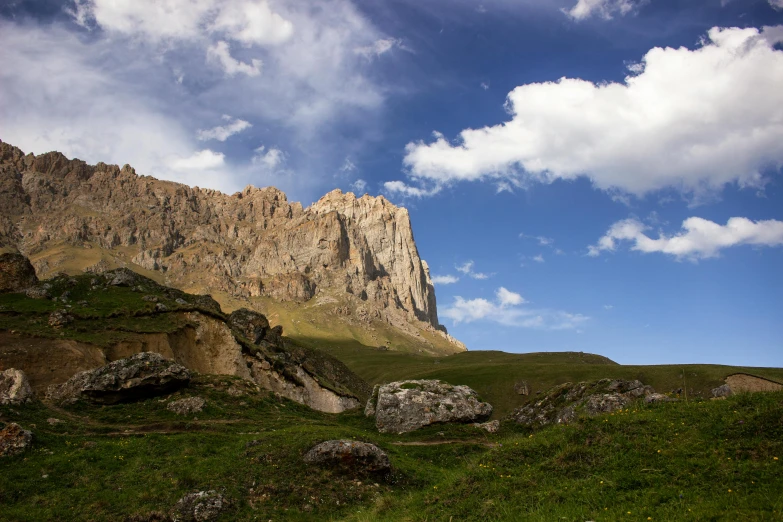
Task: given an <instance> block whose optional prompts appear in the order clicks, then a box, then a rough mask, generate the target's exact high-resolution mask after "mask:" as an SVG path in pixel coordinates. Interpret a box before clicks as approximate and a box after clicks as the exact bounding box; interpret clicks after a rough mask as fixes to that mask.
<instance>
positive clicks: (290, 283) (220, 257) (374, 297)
mask: <svg viewBox="0 0 783 522" xmlns="http://www.w3.org/2000/svg"><path fill="white" fill-rule="evenodd" d="M0 189H2V190H0V247H2V246H9V247H11V248H15V249H18V250H20V251H22V252H33V251H35V252H45V251H47V249H48V248H50V247H51V246H53V245H54V244H65V245H67V246H68V247H73V248H74V249H83V250H82V251H81V252H84V251H87V250H90V251H91V252H93V254H92V255H87V254H83V253H78V252H77V253H74V254H70V255H71V256H72V258H73V256H76V257H78V256H83V257H84V258H85V261H84V263H83V264H84V266H83V267H82V268H84V269H90V270H93V268H92V267H97V268H94V270H96V271H98V269H100V271H104V270H106V269H108V263H107V261H106V259H108V258H110V257H111V256H115V258H116V255H115V254H116V252H117V251H118V250H120V249H121V250H122V251H123V252H125V253H130V254H129V256H130V257H128V258H127V259H128V261H129V262H131V263H135V264H136V265H138V266H140V267H142V268H145V269H148V270H152V271H156V272H159V273H161V274H165V278H166V279H167V280H169V281H170V283H171V284H172V285H173V286H178V287H181V288H182V287H186V286H187V287H188V288H194V287H197V288H198V292H199V293H223V294H227V295H229V296H234V297H239V298H246V297H252V296H268V297H271V298H274V299H277V300H284V301H307V300H310V299H313V298H314V297H317V296H318V295H320V294H322V293H326V294H329V295H337V296H339V297H340V298H341V299H343V300H344V301H350V302H352V303H353V304H354V306H356V305H357V303H366V308H367V309H368V310H369V313H370V314H371V317H373V318H377V320H379V321H385V322H387V323H388V324H390V325H392V326H394V327H403V329H405V328H407V329H409V330H410V332H409V333H412V334H415V333H417V332H420V331H422V330H426V331H428V332H430V333H435V334H437V335H439V336H442V338H443V341H444V346H449V347H450V348H449V350H450V351H453V352H457V351H462V350H464V349H465V347H464V345H462V344H461V343H459V342H458V341H456V340H454V339H452V338H451V337H449V336H448V335H447V333H446V331H445V328H443V327H442V326H441V325H440V323H439V322H438V317H437V307H436V302H435V291H434V287H433V285H432V280H431V278H430V274H429V269H428V268H427V265H426V263H425V262H424V261H423V260H422V259H421V258H420V257H419V253H418V250H417V248H416V244H415V241H414V238H413V232H412V228H411V223H410V217H409V215H408V211H407V210H406V209H404V208H399V207H396V206H395V205H393V204H391V203H390V202H389V201H387V200H386V199H385V198H383V197H382V196H379V197H371V196H369V195H364V196H362V197H360V198H357V197H356V196H354V194H353V193H350V192H349V193H345V194H344V193H342V192H341V191H339V190H335V191H333V192H330V193H329V194H327V195H325V196H324V197H323V198H321V199H320V200H319V201H318V202H316V203H314V204H313V205H312V206H310V207H309V208H306V209H304V208H302V205H301V204H299V203H291V202H289V201H288V200H287V198H286V196H285V194H283V193H282V192H280V191H279V190H277V189H275V188H273V187H267V188H261V189H258V188H254V187H247V188H246V189H244V190H243V191H242V192H238V193H236V194H233V195H226V194H222V193H220V192H217V191H214V190H205V189H199V188H198V187H195V188H191V187H187V186H185V185H180V184H177V183H171V182H165V181H158V180H156V179H153V178H150V177H147V176H139V175H137V174H136V172H135V171H134V170H133V168H131V167H130V166H128V165H126V166H124V167H122V168H120V167H118V166H116V165H106V164H103V163H99V164H97V165H94V166H92V165H87V164H86V163H84V162H82V161H79V160H68V159H67V158H66V157H65V156H63V155H62V154H60V153H57V152H51V153H47V154H42V155H39V156H34V155H32V154H28V155H26V156H25V155H24V154H23V153H22V151H20V150H19V149H17V148H15V147H13V146H10V145H8V144H5V143H2V142H0ZM96 250H100V251H99V252H96ZM102 253H103V254H105V255H102ZM123 255H125V254H123ZM51 256H52V257H51V258H49V257H47V256H46V255H44V256H40V258H39V259H38V260H37V264H38V269H39V271H40V272H42V273H43V274H49V273H51V272H53V271H55V270H57V264H58V263H59V262H60V261H58V259H56V255H55V254H52V255H51ZM105 258H106V259H105ZM123 259H125V258H123ZM122 262H125V261H122ZM118 263H119V264H121V263H120V262H118ZM99 265H100V266H99ZM123 277H124V276H123V275H121V274H118V276H117V278H116V279H117V284H131V283H130V282H125V281H123ZM408 325H413V326H408Z"/></svg>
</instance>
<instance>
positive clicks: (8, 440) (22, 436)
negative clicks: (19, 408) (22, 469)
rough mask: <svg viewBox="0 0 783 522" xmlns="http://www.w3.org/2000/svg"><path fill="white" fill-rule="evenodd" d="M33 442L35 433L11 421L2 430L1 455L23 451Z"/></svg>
mask: <svg viewBox="0 0 783 522" xmlns="http://www.w3.org/2000/svg"><path fill="white" fill-rule="evenodd" d="M32 442H33V434H32V432H30V431H27V430H23V429H22V427H21V426H19V425H18V424H16V423H15V422H11V423H9V424H7V425H6V426H5V428H3V429H2V430H0V457H10V456H12V455H18V454H20V453H23V452H24V451H25V450H27V448H29V447H30V444H32Z"/></svg>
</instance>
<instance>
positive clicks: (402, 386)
mask: <svg viewBox="0 0 783 522" xmlns="http://www.w3.org/2000/svg"><path fill="white" fill-rule="evenodd" d="M370 401H372V404H368V405H367V407H366V408H365V413H367V414H372V413H373V412H374V415H375V426H376V427H377V428H378V431H380V432H383V433H406V432H409V431H414V430H417V429H419V428H421V427H424V426H429V425H430V424H436V423H444V422H461V423H473V422H479V421H483V420H486V419H487V418H488V417H489V416H490V415H492V406H491V405H490V404H488V403H486V402H481V401H480V400H479V398H478V395H477V394H476V392H475V391H473V390H472V389H470V388H469V387H467V386H452V385H451V384H448V383H445V382H441V381H436V380H413V381H399V382H392V383H389V384H384V385H383V386H380V387H378V389H377V391H374V393H373V396H372V397H371V398H370Z"/></svg>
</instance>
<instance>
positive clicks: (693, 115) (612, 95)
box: [398, 26, 783, 195]
mask: <svg viewBox="0 0 783 522" xmlns="http://www.w3.org/2000/svg"><path fill="white" fill-rule="evenodd" d="M781 41H783V26H777V27H766V28H764V29H763V30H758V29H754V28H748V29H740V28H727V29H722V28H718V27H715V28H712V29H710V30H709V32H708V35H707V37H706V38H705V39H704V41H703V42H702V45H701V46H700V47H698V48H696V49H692V50H691V49H687V48H684V47H681V48H677V49H674V48H654V49H651V50H650V51H648V52H647V54H646V55H645V56H644V57H643V59H642V61H641V64H639V66H638V67H636V68H635V70H634V71H629V75H628V76H627V77H626V78H625V81H623V82H622V83H600V84H596V83H592V82H589V81H585V80H580V79H574V78H561V79H560V80H558V81H555V82H545V83H533V84H527V85H522V86H520V87H517V88H515V89H514V90H513V91H512V92H511V93H509V95H508V100H507V104H506V108H507V111H508V113H509V114H510V115H511V119H510V120H509V121H506V122H504V123H501V124H498V125H495V126H491V127H483V128H478V129H466V130H463V131H462V132H461V133H460V135H459V140H457V141H456V142H452V141H449V140H448V139H446V137H445V136H443V135H442V134H439V133H436V134H435V140H434V141H432V142H430V143H425V142H421V141H420V142H412V143H409V144H408V145H407V146H406V155H405V158H404V164H405V165H406V166H407V168H408V169H409V170H408V175H409V176H410V177H411V178H412V180H413V181H414V182H418V183H430V184H435V185H436V187H441V186H444V185H448V184H450V183H454V182H457V181H471V180H490V181H493V182H498V181H499V180H501V181H502V180H509V181H512V182H517V183H519V182H521V181H527V182H529V181H542V182H551V181H553V180H555V179H574V178H576V177H579V176H587V177H589V178H590V179H591V180H592V182H593V183H594V185H595V186H597V187H599V188H601V189H607V190H611V191H619V192H624V193H630V194H636V195H643V194H645V193H648V192H651V191H655V190H658V189H661V188H664V187H675V188H678V189H680V190H682V191H683V192H686V193H699V192H702V191H710V190H717V189H720V188H721V187H722V186H723V185H725V184H727V183H731V182H737V183H739V184H741V185H749V186H760V185H762V184H763V179H762V171H763V170H764V169H766V168H769V167H773V168H774V167H779V166H780V165H781V164H783V89H781V88H780V86H781V85H783V51H782V50H779V49H777V48H776V47H775V44H776V43H779V42H781ZM398 183H400V182H398ZM408 187H409V188H408V190H409V191H411V192H412V191H413V189H414V188H415V187H413V186H408ZM436 192H437V190H432V189H431V190H429V191H428V192H427V194H434V193H436Z"/></svg>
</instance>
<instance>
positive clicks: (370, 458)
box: [304, 440, 391, 473]
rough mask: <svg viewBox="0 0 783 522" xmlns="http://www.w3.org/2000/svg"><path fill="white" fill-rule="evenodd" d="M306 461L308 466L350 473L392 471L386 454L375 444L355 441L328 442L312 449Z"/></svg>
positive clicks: (305, 458) (306, 456)
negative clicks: (312, 465) (321, 466)
mask: <svg viewBox="0 0 783 522" xmlns="http://www.w3.org/2000/svg"><path fill="white" fill-rule="evenodd" d="M304 460H305V462H307V463H308V464H319V465H323V466H329V467H333V468H337V469H339V470H341V471H349V472H358V473H387V472H388V471H390V470H391V464H390V463H389V456H388V455H386V453H384V452H383V451H382V450H381V449H380V448H378V447H377V446H375V445H373V444H368V443H366V442H357V441H355V440H327V441H326V442H322V443H321V444H318V445H317V446H315V447H313V448H312V449H310V451H308V452H307V453H306V454H305V456H304Z"/></svg>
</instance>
